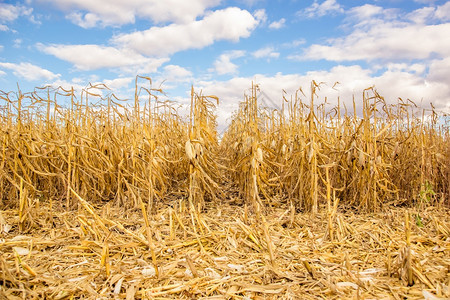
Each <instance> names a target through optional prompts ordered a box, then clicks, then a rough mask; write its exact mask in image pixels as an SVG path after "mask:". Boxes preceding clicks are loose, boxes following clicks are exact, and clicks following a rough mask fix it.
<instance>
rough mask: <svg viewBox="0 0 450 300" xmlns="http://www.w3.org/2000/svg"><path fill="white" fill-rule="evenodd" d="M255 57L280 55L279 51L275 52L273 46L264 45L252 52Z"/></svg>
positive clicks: (275, 56) (276, 56)
mask: <svg viewBox="0 0 450 300" xmlns="http://www.w3.org/2000/svg"><path fill="white" fill-rule="evenodd" d="M252 55H253V57H255V58H268V59H270V58H278V57H279V56H280V53H279V52H276V51H275V49H274V48H273V47H264V48H261V49H258V50H256V51H255V52H253V53H252Z"/></svg>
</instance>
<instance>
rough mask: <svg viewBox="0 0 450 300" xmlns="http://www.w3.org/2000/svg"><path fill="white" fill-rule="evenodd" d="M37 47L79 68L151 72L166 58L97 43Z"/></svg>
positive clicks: (166, 59)
mask: <svg viewBox="0 0 450 300" xmlns="http://www.w3.org/2000/svg"><path fill="white" fill-rule="evenodd" d="M37 46H38V48H39V49H40V50H41V51H43V52H45V53H47V54H51V55H54V56H56V57H57V58H59V59H62V60H65V61H68V62H70V63H72V64H74V65H75V67H76V68H77V69H79V70H96V69H101V68H120V69H121V70H123V71H125V72H128V73H135V74H139V73H152V72H156V70H157V68H158V67H160V66H161V65H162V64H163V63H165V62H167V61H168V60H169V59H168V58H148V57H145V56H143V55H140V54H138V53H136V52H134V51H133V50H130V49H117V48H113V47H105V46H99V45H51V46H46V45H42V44H38V45H37Z"/></svg>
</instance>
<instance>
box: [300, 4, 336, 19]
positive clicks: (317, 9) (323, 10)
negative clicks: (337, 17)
mask: <svg viewBox="0 0 450 300" xmlns="http://www.w3.org/2000/svg"><path fill="white" fill-rule="evenodd" d="M343 12H344V9H343V8H342V7H341V5H340V4H339V3H337V2H336V0H325V1H323V2H322V3H321V4H319V3H318V2H317V0H314V3H313V4H311V6H309V7H307V8H305V9H304V10H301V11H299V12H297V15H299V16H306V17H307V18H317V17H323V16H325V15H329V14H335V13H343Z"/></svg>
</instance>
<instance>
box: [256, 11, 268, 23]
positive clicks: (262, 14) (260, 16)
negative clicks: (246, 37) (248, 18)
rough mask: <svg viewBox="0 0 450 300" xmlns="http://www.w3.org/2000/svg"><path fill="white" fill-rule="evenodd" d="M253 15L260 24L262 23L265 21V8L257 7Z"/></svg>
mask: <svg viewBox="0 0 450 300" xmlns="http://www.w3.org/2000/svg"><path fill="white" fill-rule="evenodd" d="M253 16H254V17H255V18H256V20H258V22H259V23H260V24H264V23H266V21H267V14H266V10H265V9H257V10H255V12H253Z"/></svg>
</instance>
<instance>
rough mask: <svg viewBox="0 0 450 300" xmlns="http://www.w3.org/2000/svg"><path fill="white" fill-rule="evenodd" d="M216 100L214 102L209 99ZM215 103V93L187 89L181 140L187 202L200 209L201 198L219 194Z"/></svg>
mask: <svg viewBox="0 0 450 300" xmlns="http://www.w3.org/2000/svg"><path fill="white" fill-rule="evenodd" d="M213 100H214V101H215V102H216V104H215V103H214V102H213ZM217 104H219V99H218V98H217V97H216V96H204V95H202V94H201V93H200V94H197V93H195V92H194V88H193V87H192V88H191V110H190V118H189V128H188V130H189V139H188V140H187V141H186V143H185V152H186V156H187V158H188V159H189V197H188V201H189V205H190V208H191V209H194V210H195V211H200V210H201V209H202V208H203V207H204V205H205V197H206V196H207V197H209V198H210V199H211V200H215V199H216V197H217V195H219V194H221V189H220V187H219V185H218V182H220V178H221V176H220V173H219V172H220V171H219V169H218V166H217V164H216V159H217V157H215V155H216V153H215V150H214V148H215V149H217V146H218V141H217V132H216V127H217V123H216V117H215V115H214V114H213V110H214V109H215V106H216V105H217Z"/></svg>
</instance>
